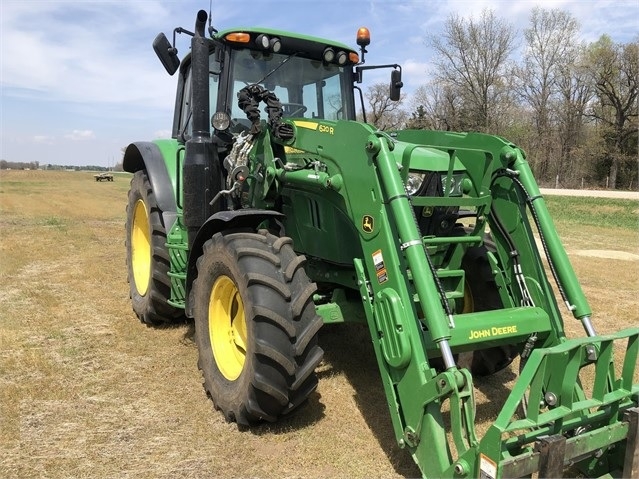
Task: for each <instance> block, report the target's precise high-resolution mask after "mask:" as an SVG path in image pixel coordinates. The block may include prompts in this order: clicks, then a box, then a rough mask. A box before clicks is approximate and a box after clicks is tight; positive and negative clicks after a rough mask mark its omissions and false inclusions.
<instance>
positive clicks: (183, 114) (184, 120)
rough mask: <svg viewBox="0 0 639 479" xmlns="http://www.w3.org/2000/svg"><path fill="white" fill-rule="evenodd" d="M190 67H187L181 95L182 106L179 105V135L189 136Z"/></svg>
mask: <svg viewBox="0 0 639 479" xmlns="http://www.w3.org/2000/svg"><path fill="white" fill-rule="evenodd" d="M191 113H192V112H191V69H190V68H189V71H188V73H187V74H186V80H185V81H184V94H183V95H182V106H181V107H180V130H179V132H180V135H181V136H182V137H183V138H184V137H190V136H191V135H192V134H193V129H192V127H191Z"/></svg>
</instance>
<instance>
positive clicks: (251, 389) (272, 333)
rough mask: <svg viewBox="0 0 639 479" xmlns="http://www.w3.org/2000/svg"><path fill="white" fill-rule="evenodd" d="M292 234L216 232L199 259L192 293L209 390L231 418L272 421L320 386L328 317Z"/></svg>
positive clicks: (201, 361)
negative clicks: (316, 300)
mask: <svg viewBox="0 0 639 479" xmlns="http://www.w3.org/2000/svg"><path fill="white" fill-rule="evenodd" d="M291 244H292V240H291V239H290V238H278V237H276V236H274V235H272V234H270V233H268V232H267V231H265V230H260V231H259V232H258V233H251V232H237V233H230V234H221V233H217V234H216V235H214V236H213V238H211V239H210V240H208V241H207V242H206V243H205V244H204V249H203V254H202V256H201V257H200V258H199V259H198V260H197V278H196V279H195V281H194V282H193V288H192V290H191V294H192V296H191V299H192V301H193V313H194V319H195V336H196V342H197V347H198V353H199V360H198V366H199V368H200V369H201V371H202V375H203V377H204V388H205V390H206V392H207V393H208V394H209V396H210V397H211V399H212V400H213V403H214V404H215V406H216V407H217V408H218V409H220V410H222V412H223V413H224V416H225V418H226V419H227V420H228V421H236V422H237V423H238V425H241V426H248V425H250V424H253V423H256V422H259V421H261V420H266V421H269V422H273V421H275V420H277V418H278V417H280V416H282V415H284V414H287V413H289V412H290V411H292V410H293V409H295V408H296V407H297V406H299V405H300V404H301V403H303V402H304V401H305V400H306V399H307V398H308V396H309V395H310V394H311V393H312V392H313V391H314V390H315V388H316V387H317V377H316V375H315V368H316V366H317V365H318V364H319V362H320V361H321V359H322V356H323V351H322V350H321V349H320V347H319V346H318V345H317V333H318V331H319V329H320V327H321V326H322V319H321V318H320V317H319V316H318V315H317V314H316V312H315V306H314V304H313V302H312V296H313V294H314V293H315V290H316V286H315V284H314V283H311V282H310V280H309V279H308V277H307V276H306V273H305V271H304V269H303V264H304V261H305V258H304V257H303V256H298V255H297V254H296V253H295V252H294V251H293V248H292V246H291Z"/></svg>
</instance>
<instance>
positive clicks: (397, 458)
mask: <svg viewBox="0 0 639 479" xmlns="http://www.w3.org/2000/svg"><path fill="white" fill-rule="evenodd" d="M320 345H321V346H322V347H323V348H324V352H325V354H324V361H325V362H326V363H327V364H328V365H329V366H330V367H329V368H328V369H327V370H325V371H323V372H322V374H320V380H321V377H322V376H330V375H332V374H336V373H343V374H344V375H345V376H346V378H347V379H348V381H349V382H350V383H351V385H352V386H353V388H354V389H355V401H356V404H357V407H358V409H359V410H360V412H361V413H362V416H363V418H364V420H365V421H366V423H367V425H368V426H369V428H370V430H371V431H372V432H373V434H374V435H375V438H376V439H377V441H378V442H379V444H380V446H381V447H382V449H383V450H384V452H385V453H386V455H387V456H388V459H389V461H390V463H391V464H392V465H393V467H394V468H395V471H396V472H397V473H398V474H400V475H402V476H405V477H420V476H421V472H420V471H419V468H418V467H417V465H416V464H415V463H414V461H413V459H412V457H411V456H410V454H409V453H408V451H406V450H403V449H400V447H399V446H398V445H397V442H396V439H395V434H394V431H393V426H392V422H391V419H390V413H389V410H388V404H387V401H386V396H385V394H384V390H383V386H382V382H381V378H380V376H379V370H378V368H377V361H376V359H375V353H374V350H373V346H372V344H371V339H370V334H369V331H368V328H367V327H366V326H365V325H359V324H342V325H331V326H326V327H324V328H323V329H322V330H321V332H320ZM514 367H515V366H514V365H511V366H510V367H508V368H505V369H504V370H502V371H499V372H497V373H495V374H493V375H491V376H487V377H476V378H473V382H474V387H475V397H476V421H475V424H476V429H477V435H478V439H481V437H483V434H484V433H485V431H486V430H487V429H488V427H489V426H490V425H491V424H492V423H493V422H494V420H495V419H496V417H497V415H498V414H499V412H500V410H501V408H502V407H503V405H504V402H505V401H506V399H507V398H508V396H509V395H510V392H511V390H510V388H509V386H508V385H509V383H511V382H512V381H513V380H515V379H516V378H517V375H516V374H515V373H514V372H513V368H514ZM443 414H444V421H445V422H448V421H449V414H448V413H445V412H444V413H443ZM447 427H448V428H450V423H449V422H448V424H447Z"/></svg>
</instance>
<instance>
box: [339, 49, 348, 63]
mask: <svg viewBox="0 0 639 479" xmlns="http://www.w3.org/2000/svg"><path fill="white" fill-rule="evenodd" d="M347 60H348V55H347V54H346V52H343V51H339V52H337V64H338V65H345V64H346V61H347Z"/></svg>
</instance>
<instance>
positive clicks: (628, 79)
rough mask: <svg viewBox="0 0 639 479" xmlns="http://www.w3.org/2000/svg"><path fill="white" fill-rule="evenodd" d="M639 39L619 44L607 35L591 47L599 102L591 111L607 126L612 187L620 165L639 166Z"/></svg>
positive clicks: (592, 66)
mask: <svg viewBox="0 0 639 479" xmlns="http://www.w3.org/2000/svg"><path fill="white" fill-rule="evenodd" d="M638 63H639V40H636V41H634V42H631V43H626V44H615V43H613V42H612V40H611V39H610V37H608V36H606V35H604V36H602V37H601V38H600V39H599V40H598V41H596V42H595V43H594V44H592V45H591V48H590V65H589V66H590V74H591V75H592V79H593V81H594V85H595V93H596V99H597V100H596V102H594V103H593V107H592V109H591V111H590V114H591V115H592V117H593V118H595V119H596V120H597V121H598V122H599V123H600V124H601V125H602V126H603V127H604V129H605V130H604V135H605V136H604V138H605V141H606V145H607V147H608V154H607V158H605V159H604V160H605V162H606V163H607V164H609V186H610V187H611V188H616V187H617V176H618V174H619V169H620V167H621V166H622V165H623V164H624V163H625V162H627V161H630V168H631V169H632V168H636V155H637V95H638V85H637V82H638V81H639V79H638V75H639V67H638Z"/></svg>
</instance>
